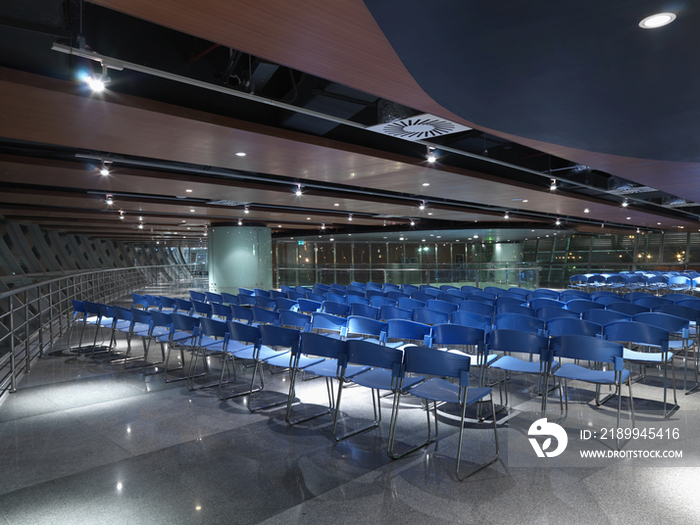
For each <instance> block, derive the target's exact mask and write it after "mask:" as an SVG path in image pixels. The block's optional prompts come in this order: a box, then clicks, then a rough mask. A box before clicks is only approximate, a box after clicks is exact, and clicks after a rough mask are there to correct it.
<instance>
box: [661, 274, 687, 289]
mask: <svg viewBox="0 0 700 525" xmlns="http://www.w3.org/2000/svg"><path fill="white" fill-rule="evenodd" d="M692 284H693V283H692V281H691V279H689V278H688V277H685V276H683V275H677V276H675V277H671V278H670V279H669V280H668V284H667V287H668V289H669V290H670V291H671V292H681V291H686V290H690V288H691V286H692Z"/></svg>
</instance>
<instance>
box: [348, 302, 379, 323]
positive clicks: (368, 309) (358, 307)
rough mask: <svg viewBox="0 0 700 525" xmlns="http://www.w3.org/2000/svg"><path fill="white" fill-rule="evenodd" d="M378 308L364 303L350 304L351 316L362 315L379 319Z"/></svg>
mask: <svg viewBox="0 0 700 525" xmlns="http://www.w3.org/2000/svg"><path fill="white" fill-rule="evenodd" d="M379 312H380V311H379V308H375V307H373V306H367V305H364V304H358V303H353V304H351V305H350V315H351V316H358V315H359V316H362V317H367V318H369V319H379Z"/></svg>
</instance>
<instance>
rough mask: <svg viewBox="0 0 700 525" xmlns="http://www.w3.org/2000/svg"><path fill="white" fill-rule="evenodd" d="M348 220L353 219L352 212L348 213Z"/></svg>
mask: <svg viewBox="0 0 700 525" xmlns="http://www.w3.org/2000/svg"><path fill="white" fill-rule="evenodd" d="M348 220H349V221H351V220H352V213H351V214H350V215H348Z"/></svg>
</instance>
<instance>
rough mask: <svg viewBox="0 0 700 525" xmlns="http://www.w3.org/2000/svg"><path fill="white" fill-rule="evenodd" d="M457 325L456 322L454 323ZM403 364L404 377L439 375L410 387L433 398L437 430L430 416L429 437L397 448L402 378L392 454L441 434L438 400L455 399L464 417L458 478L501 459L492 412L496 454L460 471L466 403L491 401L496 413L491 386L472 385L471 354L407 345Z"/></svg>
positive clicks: (396, 398) (397, 455)
mask: <svg viewBox="0 0 700 525" xmlns="http://www.w3.org/2000/svg"><path fill="white" fill-rule="evenodd" d="M453 326H457V325H453ZM404 352H405V356H404V366H403V370H402V374H401V376H402V379H403V377H405V374H406V373H414V374H419V375H431V376H437V377H433V378H431V379H428V380H427V381H425V382H423V383H420V384H418V385H417V386H414V387H413V388H411V389H409V390H407V393H408V394H409V395H412V396H415V397H418V398H419V399H424V400H425V401H426V402H427V403H428V407H429V404H430V401H432V402H433V418H434V421H435V434H434V435H433V434H432V431H431V425H430V420H428V437H427V439H426V440H425V441H423V442H421V443H418V444H417V445H414V446H411V447H410V448H409V449H408V450H405V451H403V452H396V451H395V450H394V448H395V447H394V446H395V441H396V433H397V428H398V421H399V409H400V405H401V403H399V396H400V395H401V392H402V391H404V389H403V385H402V382H401V381H400V382H399V387H398V388H397V389H396V390H395V392H394V408H393V411H392V418H391V419H392V425H391V429H390V431H389V445H388V448H387V452H388V454H389V456H390V457H391V458H394V459H397V458H401V457H403V456H405V455H406V454H409V453H411V452H413V451H415V450H418V449H419V448H421V447H424V446H426V445H428V444H430V443H432V442H433V441H435V440H436V439H437V437H438V423H437V402H438V401H440V402H443V403H456V404H457V405H459V406H460V408H461V420H460V426H459V444H458V449H457V466H456V476H457V479H458V480H460V481H461V480H463V479H466V478H467V477H469V476H471V475H473V474H475V473H476V472H479V471H480V470H482V469H483V468H485V467H487V466H489V465H491V464H492V463H494V462H495V461H496V460H497V459H498V454H499V447H498V431H497V429H496V417H495V415H493V416H492V419H493V437H494V445H495V449H496V453H495V456H494V457H493V458H491V459H490V460H488V461H487V462H486V463H484V464H482V465H479V466H478V467H476V468H475V469H474V470H472V471H471V472H469V473H468V474H466V475H465V476H461V475H460V463H461V458H462V443H463V441H464V422H465V419H466V413H467V407H469V406H472V405H474V404H476V403H479V402H486V398H488V402H489V403H490V406H491V414H495V411H494V408H493V396H492V394H491V389H490V388H469V371H470V367H471V358H470V357H469V356H468V355H463V354H456V353H450V352H441V351H440V350H435V349H432V348H425V347H421V346H408V347H406V348H405V349H404ZM445 377H452V378H455V379H458V384H454V383H452V382H450V381H448V380H446V379H443V378H445ZM428 416H430V410H429V409H428Z"/></svg>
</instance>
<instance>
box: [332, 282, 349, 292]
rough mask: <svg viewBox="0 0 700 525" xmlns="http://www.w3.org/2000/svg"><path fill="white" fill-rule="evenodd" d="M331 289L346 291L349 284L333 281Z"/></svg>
mask: <svg viewBox="0 0 700 525" xmlns="http://www.w3.org/2000/svg"><path fill="white" fill-rule="evenodd" d="M330 289H331V290H340V291H341V292H343V293H344V292H345V290H346V289H347V286H344V285H342V284H338V283H331V285H330Z"/></svg>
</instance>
